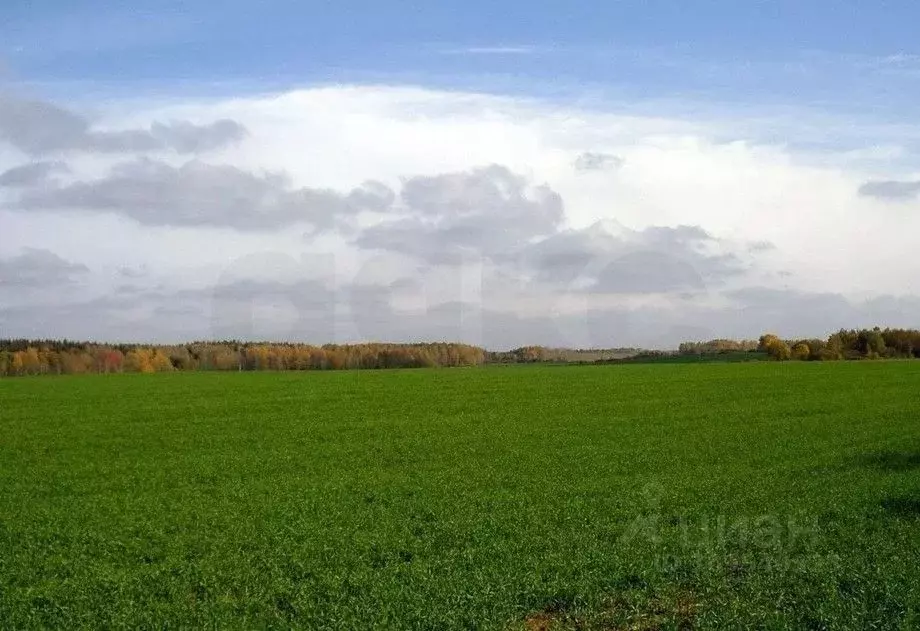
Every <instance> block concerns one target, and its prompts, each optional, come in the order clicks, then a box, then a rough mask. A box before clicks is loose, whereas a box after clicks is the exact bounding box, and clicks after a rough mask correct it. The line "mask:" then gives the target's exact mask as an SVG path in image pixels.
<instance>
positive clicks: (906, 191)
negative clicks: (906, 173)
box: [859, 180, 920, 201]
mask: <svg viewBox="0 0 920 631" xmlns="http://www.w3.org/2000/svg"><path fill="white" fill-rule="evenodd" d="M859 194H860V195H862V196H863V197H875V198H876V199H883V200H888V201H903V200H907V199H913V198H914V197H917V195H918V194H920V180H915V181H898V180H875V181H871V182H866V183H865V184H863V185H862V186H860V187H859Z"/></svg>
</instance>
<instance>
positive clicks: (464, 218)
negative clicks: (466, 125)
mask: <svg viewBox="0 0 920 631" xmlns="http://www.w3.org/2000/svg"><path fill="white" fill-rule="evenodd" d="M400 202H401V205H400V209H401V210H402V212H403V214H404V216H403V217H402V218H399V219H394V220H391V221H386V222H383V223H380V224H378V225H375V226H372V227H370V228H368V229H366V230H364V231H363V232H362V233H361V234H360V235H358V237H357V239H356V243H357V245H358V246H360V247H362V248H365V249H378V250H390V251H393V252H399V253H402V254H406V255H409V256H414V257H417V258H419V259H422V260H424V261H427V262H430V263H440V262H446V261H452V260H458V258H459V257H463V256H464V255H474V256H485V257H492V256H496V255H500V254H502V253H503V252H505V251H506V250H507V249H508V248H517V247H520V246H521V245H523V244H525V243H527V242H528V241H529V240H530V239H533V238H534V237H539V236H543V235H547V234H552V233H554V232H555V231H556V229H557V227H558V226H559V225H560V223H561V222H562V220H563V217H564V210H563V204H562V198H561V197H560V196H559V194H558V193H556V192H555V191H553V190H552V189H551V188H550V187H549V186H547V185H533V184H531V183H530V182H529V181H528V179H527V178H525V177H524V176H522V175H519V174H516V173H513V172H512V171H511V170H510V169H508V168H507V167H505V166H501V165H495V164H493V165H491V166H487V167H479V168H474V169H471V170H469V171H464V172H458V173H447V174H442V175H436V176H416V177H411V178H409V179H406V180H404V182H403V186H402V190H401V193H400Z"/></svg>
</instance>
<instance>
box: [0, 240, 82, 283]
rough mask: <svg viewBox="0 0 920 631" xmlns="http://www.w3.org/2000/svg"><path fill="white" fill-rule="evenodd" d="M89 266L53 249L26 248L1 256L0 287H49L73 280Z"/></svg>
mask: <svg viewBox="0 0 920 631" xmlns="http://www.w3.org/2000/svg"><path fill="white" fill-rule="evenodd" d="M88 271H89V270H88V269H87V268H86V266H85V265H82V264H80V263H70V262H68V261H65V260H64V259H62V258H61V257H59V256H58V255H57V254H55V253H54V252H51V251H50V250H42V249H37V248H26V249H25V250H24V251H23V253H22V254H20V255H18V256H14V257H11V258H7V259H0V287H12V288H17V287H29V288H36V287H47V286H55V285H63V284H68V283H72V282H74V280H75V278H74V277H75V276H78V275H81V274H85V273H86V272H88Z"/></svg>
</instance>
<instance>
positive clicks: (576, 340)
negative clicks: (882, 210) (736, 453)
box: [0, 280, 920, 349]
mask: <svg viewBox="0 0 920 631" xmlns="http://www.w3.org/2000/svg"><path fill="white" fill-rule="evenodd" d="M394 290H395V288H394V287H393V286H386V285H377V286H358V285H345V286H338V287H336V288H335V289H334V290H333V289H331V288H330V287H329V286H328V285H326V284H324V283H322V282H319V281H293V282H291V283H279V282H274V281H252V280H247V281H238V282H230V283H225V284H222V285H219V286H216V287H210V288H205V289H201V290H188V289H186V290H176V291H169V290H144V291H141V292H138V293H134V294H112V295H106V296H100V297H97V298H93V299H90V300H86V301H82V302H65V303H63V304H59V305H55V306H54V307H53V308H49V307H48V306H34V307H31V306H17V307H12V308H9V307H7V308H3V307H2V306H0V330H3V331H4V332H5V333H6V334H8V335H11V336H29V337H35V336H38V337H43V336H47V335H49V334H53V335H57V336H66V337H70V338H78V339H105V340H113V341H122V340H123V341H160V342H178V341H184V340H189V339H227V338H236V339H246V340H259V339H272V340H278V341H285V340H289V341H306V342H311V343H326V342H330V341H338V342H343V341H360V340H380V341H383V340H386V341H421V340H457V341H468V342H473V343H481V344H483V345H484V346H486V347H487V348H492V349H505V348H513V347H517V346H523V345H527V344H542V345H546V346H567V347H582V348H584V347H607V348H609V347H618V346H642V347H648V348H675V347H676V346H677V344H679V343H680V342H682V341H688V340H702V339H711V338H714V337H732V338H736V339H740V338H744V339H750V338H756V337H757V336H758V335H760V334H762V333H764V332H768V331H772V332H776V333H779V334H780V335H782V336H784V337H790V338H797V337H825V336H826V335H828V334H829V333H831V332H833V331H834V330H836V329H839V328H842V327H846V328H850V327H863V326H872V325H875V324H878V323H883V324H885V325H890V326H910V325H913V324H915V323H916V320H917V318H918V317H920V297H917V296H901V297H897V296H883V297H880V298H875V299H873V300H869V301H862V302H858V301H853V300H848V299H847V298H845V297H844V296H841V295H839V294H832V293H808V292H796V291H789V290H778V289H770V288H762V287H761V288H750V289H745V290H742V291H736V292H731V293H729V294H727V297H729V298H730V299H731V300H732V301H733V302H734V304H732V305H730V306H726V307H711V306H705V305H704V304H700V303H697V302H695V301H693V300H683V301H678V302H676V303H675V304H673V305H671V306H645V307H636V308H627V307H619V308H611V307H596V306H591V305H590V304H589V305H588V306H587V307H586V308H585V309H584V310H582V311H579V312H574V313H566V314H561V315H556V314H553V313H551V312H550V311H549V310H548V311H547V312H546V313H544V314H534V315H520V314H516V313H512V312H508V311H502V310H498V309H496V308H495V307H494V306H493V305H490V304H489V303H488V302H486V303H485V304H475V303H470V302H462V301H448V302H442V303H439V304H432V305H429V306H428V308H427V309H424V310H420V311H413V312H405V311H400V310H398V309H396V308H394V306H393V304H392V300H391V299H392V296H393V291H394Z"/></svg>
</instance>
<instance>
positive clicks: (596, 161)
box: [572, 151, 625, 173]
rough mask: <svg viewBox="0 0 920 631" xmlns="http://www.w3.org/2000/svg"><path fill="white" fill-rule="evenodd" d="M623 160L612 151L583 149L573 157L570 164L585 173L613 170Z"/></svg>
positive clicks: (619, 165)
mask: <svg viewBox="0 0 920 631" xmlns="http://www.w3.org/2000/svg"><path fill="white" fill-rule="evenodd" d="M624 162H625V161H624V160H623V158H621V157H619V156H615V155H613V154H612V153H601V152H596V151H585V152H584V153H582V154H579V155H578V157H576V158H575V161H574V162H573V163H572V166H573V167H574V168H575V170H576V171H579V172H581V173H586V172H589V171H607V170H615V169H618V168H620V167H621V166H623V164H624Z"/></svg>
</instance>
